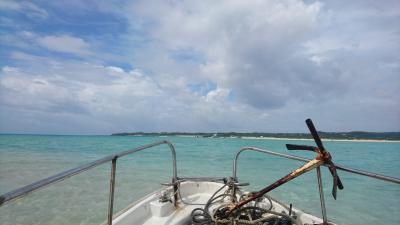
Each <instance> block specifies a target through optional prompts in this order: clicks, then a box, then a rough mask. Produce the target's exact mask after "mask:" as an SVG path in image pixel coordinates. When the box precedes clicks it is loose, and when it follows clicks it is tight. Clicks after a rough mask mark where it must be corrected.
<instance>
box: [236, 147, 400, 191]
mask: <svg viewBox="0 0 400 225" xmlns="http://www.w3.org/2000/svg"><path fill="white" fill-rule="evenodd" d="M243 151H255V152H261V153H266V154H270V155H274V156H280V157H284V158H288V159H294V160H297V161H302V162H309V161H311V159H307V158H303V157H300V156H295V155H289V154H284V153H279V152H274V151H270V150H266V149H261V148H256V147H244V148H241V149H240V150H239V151H238V152H237V153H236V155H235V159H234V161H233V171H232V173H233V174H232V177H233V178H234V179H235V180H236V181H237V162H238V159H239V155H240V153H242V152H243ZM323 166H326V165H323ZM335 167H336V169H338V170H342V171H346V172H349V173H354V174H358V175H362V176H366V177H372V178H375V179H378V180H383V181H388V182H392V183H395V184H400V179H399V178H396V177H390V176H386V175H382V174H377V173H372V172H368V171H364V170H359V169H353V168H349V167H345V166H341V165H338V164H336V163H335Z"/></svg>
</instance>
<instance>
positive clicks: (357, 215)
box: [0, 135, 400, 225]
mask: <svg viewBox="0 0 400 225" xmlns="http://www.w3.org/2000/svg"><path fill="white" fill-rule="evenodd" d="M161 139H168V140H170V141H171V142H172V143H174V144H175V147H176V151H177V160H178V176H231V175H232V174H231V172H232V160H233V157H234V154H235V153H236V151H237V150H238V149H239V148H240V147H243V146H256V147H260V148H267V149H271V150H276V151H280V152H287V151H286V150H285V145H284V144H286V143H299V144H312V142H308V141H282V140H247V139H229V138H228V139H212V138H189V137H168V138H166V137H111V136H32V135H0V193H5V192H7V191H10V190H12V189H14V188H18V187H20V186H22V185H26V184H29V183H31V182H34V181H36V180H38V179H41V178H44V177H47V176H50V175H53V174H55V173H57V172H60V171H63V170H66V169H69V168H72V167H75V166H78V165H81V164H82V163H86V162H90V161H93V160H96V159H98V158H100V157H103V156H106V155H108V154H111V153H116V152H118V151H122V150H127V149H131V148H134V147H137V146H140V145H143V144H148V143H152V142H154V141H158V140H161ZM326 147H327V148H328V149H329V151H330V152H331V153H332V155H333V157H334V161H335V162H336V163H338V164H342V165H346V166H349V167H354V168H358V169H365V170H369V171H373V172H377V173H383V174H386V175H390V176H395V177H399V171H400V163H399V160H400V144H399V143H371V142H368V143H367V142H326ZM291 153H292V154H297V155H300V156H306V157H309V158H311V157H313V156H314V155H313V154H312V153H305V152H291ZM300 165H301V163H300V162H295V161H290V160H287V159H281V158H273V157H270V156H268V155H263V154H260V153H255V152H246V153H244V154H242V155H241V158H240V160H239V167H238V177H239V179H240V180H241V181H243V182H250V183H251V186H250V187H249V188H248V189H249V190H257V189H259V188H261V187H264V186H266V185H268V184H270V183H272V182H273V181H275V180H276V179H278V178H280V177H282V176H283V175H285V174H286V173H288V172H290V171H291V170H292V169H295V168H296V167H298V166H300ZM339 173H340V176H341V178H342V181H343V183H344V185H345V189H344V190H343V191H339V192H338V200H337V201H334V200H333V199H332V197H331V196H330V192H331V185H332V178H331V176H330V175H329V173H328V172H327V170H326V169H323V180H324V190H325V193H326V196H325V198H326V200H327V208H328V217H329V218H331V219H332V220H333V221H335V222H337V223H339V224H349V225H350V224H354V225H355V224H368V225H372V224H393V225H394V224H400V219H399V214H400V213H399V209H400V202H399V199H400V186H399V185H395V184H390V183H385V182H382V181H378V180H373V179H370V178H366V177H360V176H355V175H352V174H348V173H345V172H342V171H339ZM109 174H110V164H106V165H103V166H100V167H98V168H97V169H95V170H91V171H88V172H86V173H83V174H80V175H78V176H75V177H73V178H71V179H69V180H66V181H63V182H61V183H58V184H56V185H54V186H51V187H48V188H46V189H43V190H40V191H37V192H35V193H33V194H31V195H28V197H26V198H24V199H21V200H19V201H17V202H14V203H11V204H8V205H6V206H4V207H1V208H0V218H1V224H5V225H16V224H60V225H62V224H65V225H67V224H68V225H69V224H100V223H102V222H103V221H105V219H106V216H107V212H106V211H107V204H108V180H109ZM171 174H172V166H171V156H170V153H169V151H168V148H167V147H166V146H162V147H157V148H156V149H155V150H153V151H148V150H147V151H144V152H140V153H138V154H136V155H133V156H128V157H126V158H122V159H119V160H118V166H117V181H116V198H115V204H116V205H115V211H118V210H121V209H123V208H124V207H125V206H127V205H128V204H130V203H132V202H133V201H134V200H137V199H139V198H140V197H142V196H143V195H144V194H146V193H150V192H152V191H154V190H155V189H157V188H160V183H161V182H167V181H170V178H171ZM271 195H272V196H274V197H276V198H279V199H282V200H283V201H285V202H288V203H293V205H294V206H295V207H297V208H300V209H303V210H305V211H307V212H311V213H313V214H315V215H320V209H319V195H318V187H317V183H316V176H315V171H313V172H310V173H308V174H306V175H304V176H301V177H299V178H296V179H295V180H293V181H291V182H290V183H288V184H286V185H284V186H282V187H279V188H278V189H277V190H274V191H273V192H272V193H271Z"/></svg>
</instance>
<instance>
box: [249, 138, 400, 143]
mask: <svg viewBox="0 0 400 225" xmlns="http://www.w3.org/2000/svg"><path fill="white" fill-rule="evenodd" d="M242 139H255V140H263V139H264V140H277V141H278V140H287V141H314V139H311V138H277V137H242ZM322 140H323V141H328V142H329V141H332V142H334V141H338V142H394V143H396V142H400V140H379V139H332V138H322Z"/></svg>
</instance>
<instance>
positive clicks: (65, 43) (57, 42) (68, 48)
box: [37, 34, 91, 55]
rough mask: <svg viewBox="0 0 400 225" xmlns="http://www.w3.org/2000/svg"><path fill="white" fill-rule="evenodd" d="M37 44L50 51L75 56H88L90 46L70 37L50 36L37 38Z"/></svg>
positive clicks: (81, 40)
mask: <svg viewBox="0 0 400 225" xmlns="http://www.w3.org/2000/svg"><path fill="white" fill-rule="evenodd" d="M37 42H38V43H39V44H40V45H41V46H43V47H45V48H47V49H49V50H52V51H57V52H64V53H72V54H77V55H88V54H91V52H90V45H89V43H87V42H86V41H85V40H83V39H81V38H78V37H74V36H70V35H65V34H64V35H51V36H44V37H39V38H38V39H37Z"/></svg>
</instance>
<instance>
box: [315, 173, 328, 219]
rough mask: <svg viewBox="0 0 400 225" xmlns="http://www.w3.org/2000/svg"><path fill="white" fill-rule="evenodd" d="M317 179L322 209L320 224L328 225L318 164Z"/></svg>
mask: <svg viewBox="0 0 400 225" xmlns="http://www.w3.org/2000/svg"><path fill="white" fill-rule="evenodd" d="M317 180H318V189H319V198H320V203H321V211H322V221H323V223H322V224H323V225H328V218H327V216H326V208H325V198H324V189H323V187H322V178H321V168H320V167H319V166H318V167H317Z"/></svg>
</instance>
